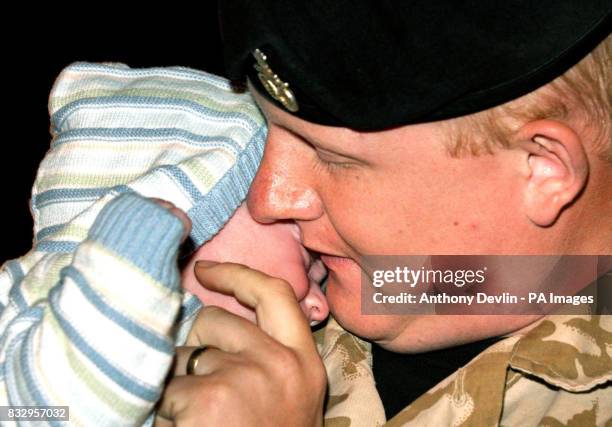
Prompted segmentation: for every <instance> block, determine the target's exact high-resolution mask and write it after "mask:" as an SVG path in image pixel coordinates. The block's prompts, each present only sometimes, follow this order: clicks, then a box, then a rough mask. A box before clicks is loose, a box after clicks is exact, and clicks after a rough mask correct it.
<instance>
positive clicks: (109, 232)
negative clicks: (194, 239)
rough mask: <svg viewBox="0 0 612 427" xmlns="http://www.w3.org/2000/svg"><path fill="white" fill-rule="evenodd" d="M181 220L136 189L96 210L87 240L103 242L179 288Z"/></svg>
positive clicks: (171, 285) (141, 267) (156, 278)
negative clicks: (178, 265)
mask: <svg viewBox="0 0 612 427" xmlns="http://www.w3.org/2000/svg"><path fill="white" fill-rule="evenodd" d="M182 234H183V223H182V222H181V220H180V219H178V218H177V217H175V216H174V215H173V214H172V213H170V212H169V211H168V210H167V209H166V208H164V207H162V206H159V205H158V204H156V203H155V202H153V201H151V200H149V199H146V198H144V197H141V196H139V195H137V194H135V193H124V194H121V195H119V196H117V197H116V198H115V199H113V200H111V201H110V202H109V203H108V204H107V205H106V206H104V208H103V209H102V210H101V211H100V213H99V214H98V217H97V218H96V221H95V222H94V224H93V226H92V227H91V229H90V231H89V236H88V239H89V240H94V241H96V242H98V243H100V244H102V245H104V246H105V247H106V248H108V249H109V250H111V251H113V252H115V253H117V254H118V255H120V256H121V257H123V258H124V259H126V260H128V261H130V262H131V263H133V264H134V265H135V266H136V267H138V268H139V269H141V270H143V271H144V272H146V273H148V274H149V275H150V276H151V277H152V278H153V279H154V280H156V281H158V282H160V283H162V284H163V285H165V286H167V287H169V288H171V289H178V286H179V283H178V282H179V281H178V268H177V253H178V247H179V244H180V241H181V236H182Z"/></svg>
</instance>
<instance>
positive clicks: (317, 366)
mask: <svg viewBox="0 0 612 427" xmlns="http://www.w3.org/2000/svg"><path fill="white" fill-rule="evenodd" d="M195 272H196V277H197V278H198V280H199V281H200V283H203V284H204V285H205V286H206V287H207V288H209V289H211V290H214V291H217V292H222V293H226V294H229V295H233V296H234V297H235V298H237V299H238V301H240V302H241V303H242V304H244V305H246V306H249V307H251V308H253V309H254V310H255V312H256V314H257V325H255V324H253V323H251V322H249V321H248V320H246V319H243V318H241V317H238V316H236V315H234V314H231V313H229V312H227V311H225V310H223V309H221V308H218V307H212V306H209V307H204V308H203V309H202V310H201V312H200V314H199V316H198V318H197V320H196V321H195V323H194V326H193V328H192V330H191V333H190V335H189V337H188V340H187V343H186V345H187V346H188V347H183V348H179V349H177V361H176V363H175V366H176V368H175V372H174V374H175V376H174V377H173V378H172V380H171V381H170V383H169V384H168V386H167V388H166V390H165V392H164V396H163V398H162V401H161V404H160V407H159V410H158V421H157V425H167V421H166V424H164V420H163V419H166V420H173V421H174V423H175V424H176V425H180V426H191V425H206V426H224V427H225V426H234V425H236V426H238V425H239V426H279V425H291V426H296V427H297V426H308V427H310V426H320V425H322V418H323V399H324V396H325V386H326V376H325V369H324V367H323V363H322V361H321V358H320V357H319V355H318V353H317V350H316V346H315V343H314V341H313V338H312V333H311V331H310V328H309V325H308V323H307V320H306V318H305V316H304V314H303V313H302V311H301V309H300V306H299V305H298V303H297V301H296V298H295V295H294V293H293V290H292V289H291V287H290V286H289V284H288V283H287V282H285V281H283V280H281V279H276V278H272V277H270V276H268V275H266V274H264V273H261V272H259V271H256V270H252V269H250V268H248V267H246V266H243V265H239V264H231V263H223V264H217V263H210V262H201V263H198V264H197V265H196V271H195ZM201 345H206V346H210V348H208V349H207V350H206V351H205V352H204V353H202V354H201V355H200V356H199V358H198V366H197V369H196V372H195V373H196V375H185V366H186V363H187V359H188V358H189V355H190V354H191V352H192V351H193V349H194V348H195V347H194V346H201Z"/></svg>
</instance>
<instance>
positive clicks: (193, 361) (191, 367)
mask: <svg viewBox="0 0 612 427" xmlns="http://www.w3.org/2000/svg"><path fill="white" fill-rule="evenodd" d="M207 349H208V347H207V346H205V345H203V346H202V347H198V348H196V349H195V350H193V351H192V352H191V355H189V359H187V375H195V370H196V368H197V367H198V361H199V359H198V358H199V357H200V356H201V355H202V353H204V352H205V351H206V350H207Z"/></svg>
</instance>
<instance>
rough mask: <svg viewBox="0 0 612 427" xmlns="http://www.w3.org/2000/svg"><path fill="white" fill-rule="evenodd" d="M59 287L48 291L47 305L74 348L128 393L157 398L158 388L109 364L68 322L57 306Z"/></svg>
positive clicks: (149, 398)
mask: <svg viewBox="0 0 612 427" xmlns="http://www.w3.org/2000/svg"><path fill="white" fill-rule="evenodd" d="M58 298H59V288H57V287H55V288H53V289H52V290H51V292H49V303H50V304H49V307H50V308H51V311H52V313H53V315H54V316H55V318H56V319H57V321H58V323H59V325H60V326H61V328H62V329H63V331H64V333H65V334H66V336H67V337H68V338H69V339H70V340H71V341H72V343H73V344H74V345H75V347H76V348H78V349H79V351H80V352H81V353H82V354H83V355H85V356H86V357H87V358H88V359H89V360H90V361H91V362H92V363H93V364H94V365H96V367H97V368H98V369H100V371H102V372H103V373H104V374H105V375H106V376H107V377H108V378H110V379H111V380H112V381H113V382H115V383H116V384H117V385H119V386H120V387H122V388H123V389H124V390H126V391H127V392H129V393H132V394H133V395H135V396H138V397H139V398H141V399H143V400H147V401H149V402H155V401H157V399H158V398H159V394H160V392H161V391H160V390H157V389H156V387H151V386H149V385H147V384H142V383H141V382H140V381H138V380H136V379H134V378H131V377H130V376H129V375H128V374H126V373H124V372H122V371H121V370H120V369H118V368H116V367H115V366H113V365H111V364H110V363H109V362H108V361H107V360H106V359H105V358H104V357H103V356H102V355H100V354H99V353H98V352H97V351H96V350H95V349H94V348H93V347H91V346H90V345H89V344H88V343H87V341H85V340H84V339H83V337H81V335H80V334H79V333H78V331H77V330H76V329H75V328H74V327H73V326H72V325H71V324H70V322H68V321H67V320H66V319H65V318H64V315H63V314H62V313H61V309H60V308H59V301H58Z"/></svg>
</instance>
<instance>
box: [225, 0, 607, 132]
mask: <svg viewBox="0 0 612 427" xmlns="http://www.w3.org/2000/svg"><path fill="white" fill-rule="evenodd" d="M220 15H221V27H222V32H223V39H224V44H225V47H224V48H225V60H226V68H227V73H228V77H229V78H230V79H234V80H243V79H244V77H245V76H246V75H248V76H249V78H250V80H251V81H252V82H253V84H255V85H256V87H257V89H258V90H259V91H260V92H261V93H263V94H265V95H266V96H267V97H268V98H269V99H271V100H272V101H273V102H275V103H276V105H278V106H279V107H281V108H283V109H285V110H286V111H289V112H291V113H292V114H295V115H296V116H298V117H300V118H302V119H304V120H308V121H311V122H315V123H319V124H324V125H331V126H344V127H349V128H352V129H355V130H361V131H375V130H382V129H387V128H392V127H396V126H401V125H406V124H412V123H421V122H428V121H435V120H442V119H448V118H453V117H458V116H462V115H466V114H470V113H474V112H477V111H481V110H484V109H487V108H490V107H493V106H496V105H499V104H502V103H504V102H507V101H509V100H511V99H514V98H517V97H519V96H522V95H524V94H526V93H528V92H531V91H533V90H534V89H536V88H538V87H540V86H542V85H544V84H546V83H548V82H549V81H551V80H553V79H554V78H556V77H558V76H559V75H561V74H563V73H564V72H565V71H566V70H568V69H569V68H570V67H572V66H573V65H574V64H576V63H577V62H578V61H579V60H580V59H582V58H583V57H584V56H585V55H587V54H588V53H589V52H590V51H591V50H593V49H594V48H595V47H596V46H597V44H599V43H600V42H601V41H602V40H603V39H605V38H606V37H607V36H608V35H609V34H610V29H611V16H612V2H611V1H610V0H582V1H576V0H539V1H532V0H529V1H528V0H480V1H469V2H467V1H458V0H421V1H410V0H406V1H399V0H398V1H385V0H379V1H365V0H364V1H358V2H355V1H348V0H332V1H330V0H309V1H302V2H297V1H295V2H288V1H274V0H258V1H250V0H222V1H221V2H220Z"/></svg>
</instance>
